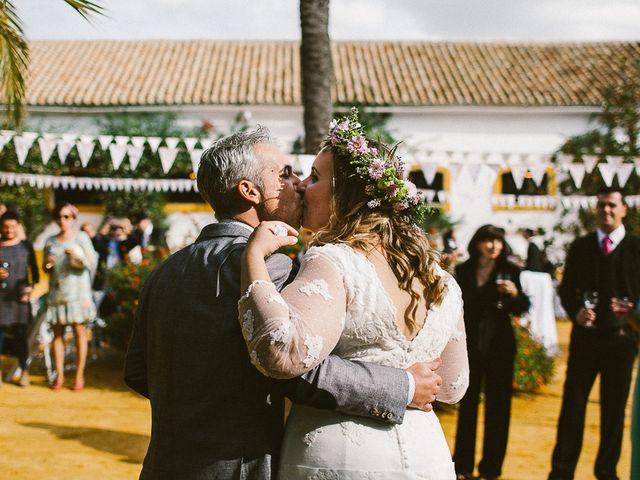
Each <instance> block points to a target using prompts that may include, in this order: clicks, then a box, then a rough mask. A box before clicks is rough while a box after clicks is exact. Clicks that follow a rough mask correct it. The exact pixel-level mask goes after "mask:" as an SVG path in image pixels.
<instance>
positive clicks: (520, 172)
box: [511, 165, 528, 190]
mask: <svg viewBox="0 0 640 480" xmlns="http://www.w3.org/2000/svg"><path fill="white" fill-rule="evenodd" d="M527 170H528V168H527V167H526V166H525V165H513V166H512V167H511V176H512V177H513V182H514V183H515V184H516V188H517V189H518V190H520V189H521V188H522V185H523V184H524V179H525V177H526V176H527Z"/></svg>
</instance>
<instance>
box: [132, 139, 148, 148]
mask: <svg viewBox="0 0 640 480" xmlns="http://www.w3.org/2000/svg"><path fill="white" fill-rule="evenodd" d="M129 140H131V145H133V146H134V147H141V148H143V147H144V143H145V142H146V141H147V138H146V137H131V138H130V139H129Z"/></svg>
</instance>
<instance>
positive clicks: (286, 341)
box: [238, 250, 346, 378]
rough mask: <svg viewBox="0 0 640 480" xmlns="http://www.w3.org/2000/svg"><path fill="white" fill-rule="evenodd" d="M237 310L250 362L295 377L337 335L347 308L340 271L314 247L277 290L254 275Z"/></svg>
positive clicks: (321, 356) (324, 352)
mask: <svg viewBox="0 0 640 480" xmlns="http://www.w3.org/2000/svg"><path fill="white" fill-rule="evenodd" d="M238 311H239V320H240V325H241V328H242V335H243V336H244V339H245V342H246V344H247V348H248V350H249V356H250V358H251V362H252V363H253V364H254V365H255V367H256V368H257V369H258V370H260V371H261V372H262V373H264V374H265V375H268V376H270V377H274V378H293V377H297V376H300V375H302V374H303V373H305V372H308V371H309V370H311V369H312V368H314V367H315V366H316V365H318V364H319V363H320V362H321V361H322V360H324V359H325V358H326V357H327V356H328V355H329V354H330V353H331V351H332V350H333V348H334V347H335V345H336V343H337V342H338V339H339V338H340V334H341V333H342V329H343V328H344V318H345V312H346V294H345V288H344V282H343V278H342V274H341V273H340V271H339V270H338V268H337V267H336V265H335V264H334V263H333V261H332V260H331V259H330V258H329V257H328V256H327V255H326V254H324V253H320V252H318V250H316V252H314V254H312V255H309V254H307V256H306V258H305V261H304V262H303V265H302V268H301V269H300V272H299V273H298V276H297V277H296V279H295V280H294V281H293V282H292V283H291V284H289V285H288V286H287V287H286V288H285V289H284V290H283V292H282V294H280V293H278V291H277V290H276V287H275V286H274V285H273V283H271V282H265V281H263V280H258V281H256V282H253V283H252V284H251V285H250V286H249V288H248V289H247V293H246V294H245V295H244V296H243V297H242V298H241V299H240V302H239V303H238Z"/></svg>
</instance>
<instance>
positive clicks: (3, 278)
mask: <svg viewBox="0 0 640 480" xmlns="http://www.w3.org/2000/svg"><path fill="white" fill-rule="evenodd" d="M7 278H9V262H0V290H4V289H6V288H7V287H8V285H9V283H8V282H7Z"/></svg>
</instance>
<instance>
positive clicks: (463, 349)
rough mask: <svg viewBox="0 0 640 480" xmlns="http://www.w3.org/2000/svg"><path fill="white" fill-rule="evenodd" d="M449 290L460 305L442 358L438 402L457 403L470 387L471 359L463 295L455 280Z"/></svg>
mask: <svg viewBox="0 0 640 480" xmlns="http://www.w3.org/2000/svg"><path fill="white" fill-rule="evenodd" d="M449 289H450V292H451V295H452V297H453V300H454V301H455V302H456V303H457V304H458V305H459V306H456V309H455V311H456V312H457V313H456V317H457V319H455V320H454V322H455V326H454V328H453V330H452V334H451V336H450V337H449V342H448V343H447V346H446V347H445V348H444V351H443V352H442V354H441V356H440V358H441V359H442V366H441V367H440V368H439V369H438V371H437V372H436V373H438V374H439V375H440V376H441V377H442V385H441V387H440V392H439V393H438V397H437V398H438V401H440V402H444V403H456V402H459V401H460V400H462V397H463V396H464V394H465V392H466V391H467V387H468V386H469V358H468V356H467V335H466V332H465V328H464V312H463V308H462V305H463V304H462V294H461V292H460V287H459V286H458V285H457V283H456V282H455V280H453V279H450V280H449Z"/></svg>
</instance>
